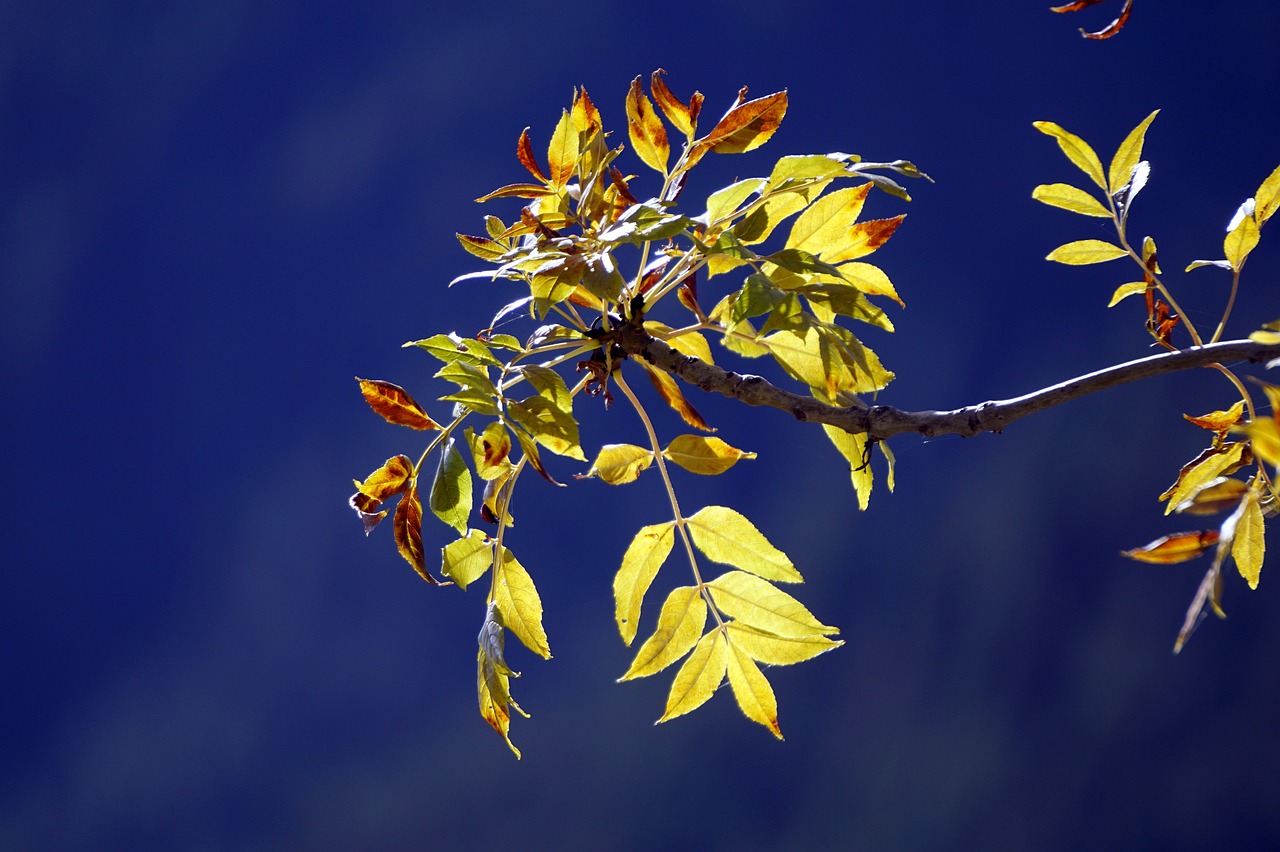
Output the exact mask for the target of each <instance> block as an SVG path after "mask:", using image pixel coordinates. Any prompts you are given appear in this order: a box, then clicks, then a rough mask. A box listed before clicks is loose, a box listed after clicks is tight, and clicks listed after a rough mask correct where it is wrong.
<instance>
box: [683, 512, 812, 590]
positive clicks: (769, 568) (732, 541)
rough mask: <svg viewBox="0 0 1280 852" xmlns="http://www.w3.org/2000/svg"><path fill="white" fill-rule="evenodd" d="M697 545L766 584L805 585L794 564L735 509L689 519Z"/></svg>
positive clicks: (721, 561) (705, 513)
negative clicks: (762, 579) (767, 582)
mask: <svg viewBox="0 0 1280 852" xmlns="http://www.w3.org/2000/svg"><path fill="white" fill-rule="evenodd" d="M685 525H686V526H687V527H688V529H689V533H690V534H691V535H692V537H693V543H694V545H695V546H696V547H697V548H698V550H700V551H702V552H703V553H704V554H705V555H706V556H707V558H709V559H711V560H712V561H714V562H720V563H722V564H725V565H732V566H733V567H735V568H741V569H742V570H743V571H750V572H751V573H752V574H755V575H757V576H759V577H764V578H765V579H766V580H777V581H780V582H783V583H803V582H804V578H803V577H801V576H800V572H799V571H797V570H796V569H795V566H794V565H792V564H791V560H790V559H788V558H787V555H786V554H785V553H783V552H782V551H781V550H778V549H777V548H776V547H774V546H773V545H772V544H770V543H769V540H768V539H767V538H765V537H764V536H763V535H762V534H761V533H760V531H759V530H758V529H756V528H755V526H754V525H753V524H752V523H751V522H750V521H748V520H747V519H746V518H745V517H743V516H742V515H741V514H739V513H738V512H735V511H734V510H733V509H729V508H726V507H724V506H706V507H704V508H702V509H699V510H698V511H697V512H696V513H695V514H694V515H693V516H691V517H689V518H686V519H685Z"/></svg>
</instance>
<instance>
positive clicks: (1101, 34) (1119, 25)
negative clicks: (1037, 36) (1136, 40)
mask: <svg viewBox="0 0 1280 852" xmlns="http://www.w3.org/2000/svg"><path fill="white" fill-rule="evenodd" d="M1100 2H1102V0H1074V2H1071V3H1067V4H1065V5H1062V6H1051V7H1050V11H1053V12H1078V11H1080V10H1081V9H1086V8H1088V7H1090V6H1092V5H1094V4H1095V3H1100ZM1132 12H1133V0H1124V6H1123V7H1121V9H1120V14H1119V16H1117V17H1116V19H1115V20H1114V21H1112V22H1111V23H1109V24H1107V26H1105V27H1103V28H1102V29H1100V30H1098V31H1097V32H1089V31H1087V30H1085V29H1084V28H1083V27H1081V29H1080V35H1082V36H1084V37H1085V38H1090V39H1108V38H1111V37H1112V36H1114V35H1115V34H1116V33H1118V32H1120V30H1121V29H1123V28H1124V25H1125V24H1126V23H1128V21H1129V15H1130V14H1131V13H1132Z"/></svg>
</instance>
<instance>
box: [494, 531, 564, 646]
mask: <svg viewBox="0 0 1280 852" xmlns="http://www.w3.org/2000/svg"><path fill="white" fill-rule="evenodd" d="M494 571H495V572H497V576H496V578H495V582H494V587H493V599H494V601H496V602H497V604H498V609H499V610H500V611H501V612H502V623H503V624H505V625H506V626H507V628H508V629H509V630H510V631H511V632H512V633H514V634H515V635H516V637H517V638H519V640H520V641H521V642H523V643H524V646H525V647H526V648H528V649H529V650H530V651H532V652H533V653H535V654H537V655H538V656H539V657H542V658H544V659H551V648H550V647H549V646H548V645H547V634H546V631H544V630H543V629H542V599H541V598H540V597H539V596H538V590H537V588H535V587H534V585H533V578H532V577H530V576H529V572H528V571H526V570H525V568H524V566H523V565H521V564H520V563H519V562H518V561H517V560H516V558H515V556H514V555H512V553H511V551H510V550H508V549H507V548H505V547H504V548H502V559H501V560H499V561H498V563H497V564H496V565H494Z"/></svg>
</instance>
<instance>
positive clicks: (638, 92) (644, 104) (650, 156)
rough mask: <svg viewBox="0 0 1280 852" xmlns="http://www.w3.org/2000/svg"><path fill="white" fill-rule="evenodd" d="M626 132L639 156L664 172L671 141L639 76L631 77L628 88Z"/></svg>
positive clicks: (650, 166) (656, 169)
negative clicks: (632, 78) (668, 139)
mask: <svg viewBox="0 0 1280 852" xmlns="http://www.w3.org/2000/svg"><path fill="white" fill-rule="evenodd" d="M627 134H628V136H630V138H631V147H632V148H633V149H635V152H636V156H638V157H639V158H640V159H641V160H643V161H644V163H645V165H647V166H648V167H649V168H651V169H653V170H654V171H656V172H662V174H664V175H665V174H666V173H667V160H668V159H669V158H670V156H671V145H670V144H669V143H668V141H667V130H666V128H665V127H663V126H662V120H661V119H660V118H658V114H657V113H656V112H654V111H653V103H652V102H650V100H649V98H648V97H647V96H646V95H645V93H644V90H643V89H641V87H640V78H639V77H636V78H635V79H634V80H632V81H631V89H630V91H628V92H627Z"/></svg>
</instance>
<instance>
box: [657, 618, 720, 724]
mask: <svg viewBox="0 0 1280 852" xmlns="http://www.w3.org/2000/svg"><path fill="white" fill-rule="evenodd" d="M728 663H729V648H728V644H727V643H726V642H725V639H724V632H723V631H722V630H713V631H711V632H710V633H708V634H707V635H706V636H703V637H702V639H701V640H699V642H698V646H697V647H696V648H694V649H693V653H692V654H690V655H689V659H687V660H685V661H684V665H682V666H681V667H680V670H679V671H678V672H676V677H675V680H674V681H673V682H672V683H671V692H670V693H669V694H668V695H667V707H666V710H665V711H664V712H663V714H662V718H661V719H659V720H658V721H659V722H665V721H667V720H668V719H674V718H675V717H677V716H683V715H684V714H685V713H689V712H691V711H693V710H697V709H698V708H699V707H701V706H702V705H703V704H705V703H706V702H707V699H709V698H710V697H711V696H712V695H715V692H716V690H717V689H719V687H720V684H721V683H723V682H724V675H725V669H726V667H727V666H728Z"/></svg>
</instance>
